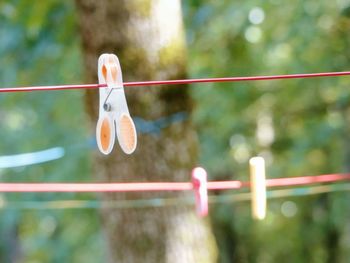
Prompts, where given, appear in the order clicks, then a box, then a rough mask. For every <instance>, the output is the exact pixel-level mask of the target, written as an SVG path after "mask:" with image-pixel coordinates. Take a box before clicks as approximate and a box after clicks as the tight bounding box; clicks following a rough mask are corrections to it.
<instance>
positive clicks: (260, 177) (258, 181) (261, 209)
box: [249, 157, 266, 220]
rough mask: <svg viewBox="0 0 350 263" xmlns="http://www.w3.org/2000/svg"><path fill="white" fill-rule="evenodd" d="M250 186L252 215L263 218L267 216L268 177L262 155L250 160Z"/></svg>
mask: <svg viewBox="0 0 350 263" xmlns="http://www.w3.org/2000/svg"><path fill="white" fill-rule="evenodd" d="M249 166H250V184H251V185H250V187H251V193H252V216H253V218H254V219H258V220H262V219H264V218H265V216H266V178H265V161H264V158H262V157H253V158H251V159H250V160H249Z"/></svg>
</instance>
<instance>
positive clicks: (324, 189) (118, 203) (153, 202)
mask: <svg viewBox="0 0 350 263" xmlns="http://www.w3.org/2000/svg"><path fill="white" fill-rule="evenodd" d="M342 191H350V184H331V185H320V186H311V187H299V188H289V189H281V190H271V191H267V192H266V196H267V198H269V199H272V198H282V197H292V196H306V195H315V194H322V193H331V192H342ZM250 199H251V194H250V193H236V194H230V195H217V196H209V199H208V201H209V203H231V202H242V201H249V200H250ZM179 204H181V205H194V198H190V197H184V198H153V199H137V200H115V201H98V200H59V201H5V200H0V209H16V210H18V209H19V210H49V209H98V208H114V209H122V208H147V207H165V206H175V205H179Z"/></svg>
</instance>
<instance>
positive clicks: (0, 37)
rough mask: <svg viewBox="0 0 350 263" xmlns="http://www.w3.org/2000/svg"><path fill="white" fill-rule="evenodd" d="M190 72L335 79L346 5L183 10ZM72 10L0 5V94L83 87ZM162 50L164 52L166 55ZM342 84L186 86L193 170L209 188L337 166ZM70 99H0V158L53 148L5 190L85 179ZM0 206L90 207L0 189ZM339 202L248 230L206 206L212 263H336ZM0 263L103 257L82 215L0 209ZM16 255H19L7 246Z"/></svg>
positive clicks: (67, 5)
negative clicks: (253, 162) (214, 249)
mask: <svg viewBox="0 0 350 263" xmlns="http://www.w3.org/2000/svg"><path fill="white" fill-rule="evenodd" d="M183 5H184V18H185V26H186V32H187V42H188V48H189V59H188V61H189V65H188V67H189V71H190V74H191V76H192V77H209V76H215V77H219V76H234V75H237V76H241V75H253V74H254V75H255V74H256V75H263V74H283V73H302V72H322V71H336V70H346V69H347V68H348V67H349V58H350V51H349V49H347V47H348V46H349V44H350V43H349V42H350V37H349V33H348V32H349V29H350V20H349V6H350V3H349V2H348V1H326V0H322V1H317V0H308V1H300V0H299V1H292V2H286V1H275V0H270V1H263V2H258V1H253V0H249V1H244V2H243V1H228V0H224V1H203V0H202V1H200V0H190V1H184V2H183ZM77 32H78V30H77V21H76V14H75V10H74V6H73V4H72V1H58V0H49V1H40V2H39V1H26V0H7V1H2V2H0V57H1V70H0V82H1V84H0V86H1V87H7V86H21V85H50V84H60V83H62V84H64V83H78V82H81V81H82V73H81V68H82V66H81V65H82V61H81V54H80V52H81V51H80V47H79V37H78V33H77ZM165 55H167V54H165ZM349 84H350V80H349V78H348V77H342V78H322V79H321V78H320V79H312V80H284V81H266V82H250V83H220V84H200V85H195V86H194V87H193V89H192V94H193V98H194V100H195V102H196V108H195V113H194V116H193V118H194V121H195V123H196V127H197V131H198V133H199V138H200V142H201V163H202V164H203V166H205V167H206V168H208V170H209V171H210V179H241V180H248V178H247V172H248V168H247V162H248V158H249V157H251V156H254V155H257V154H259V155H262V156H264V157H265V158H266V160H267V163H268V174H267V175H268V177H270V178H272V177H284V176H300V175H313V174H321V173H333V172H344V171H348V170H349V168H350V167H349V164H348V163H349V160H350V150H349V149H350V144H349V142H350V138H349V134H350V133H349V130H350V127H349V124H348V121H349V119H350V117H349V116H350V115H349V114H350V111H349V98H350V92H349V90H348V86H349ZM82 95H83V94H82V92H80V91H66V92H63V91H57V92H35V93H16V94H1V95H0V121H1V128H0V138H2V139H1V140H0V155H8V154H17V153H23V152H32V151H37V150H42V149H46V148H50V147H55V146H62V147H65V149H66V155H65V157H64V158H62V159H60V160H56V161H54V162H50V163H46V164H42V165H33V166H28V167H23V168H16V169H4V170H0V177H1V180H2V181H5V182H17V181H27V182H49V181H89V180H91V178H90V165H89V159H88V153H89V149H90V148H89V147H87V146H86V145H87V140H88V139H89V138H90V137H91V136H92V134H90V132H89V129H88V128H87V124H86V122H85V120H86V116H84V108H83V104H82ZM0 198H1V199H0V200H1V203H2V202H6V201H16V200H28V201H34V200H43V201H45V200H55V199H84V198H88V199H91V198H94V196H91V195H81V194H80V195H77V194H65V195H62V194H6V195H4V194H2V195H0ZM349 199H350V196H349V193H332V194H323V195H315V196H310V197H291V198H287V199H274V200H271V201H269V202H268V216H267V218H266V220H265V221H263V222H253V221H252V220H251V217H250V204H249V203H235V204H229V205H228V204H226V205H216V206H211V211H212V213H211V215H212V224H213V229H214V232H215V235H216V237H217V243H218V245H219V248H220V262H280V261H283V262H347V259H348V258H349V257H350V254H349V251H350V249H349V248H350V244H349V238H348V237H349V229H350V225H349V220H348V219H349V216H350V208H349V205H348V203H349ZM0 214H1V217H0V261H1V262H10V258H11V257H12V256H13V255H20V261H21V262H96V261H101V262H102V261H104V260H103V259H104V254H105V250H104V248H103V247H104V244H103V241H102V237H101V233H100V231H99V225H100V222H99V218H98V216H97V214H96V211H93V210H42V211H40V210H39V211H36V210H35V211H34V210H33V211H31V210H17V209H7V210H4V209H3V210H1V211H0ZM18 246H19V247H20V250H21V251H20V252H19V251H18V250H17V249H18Z"/></svg>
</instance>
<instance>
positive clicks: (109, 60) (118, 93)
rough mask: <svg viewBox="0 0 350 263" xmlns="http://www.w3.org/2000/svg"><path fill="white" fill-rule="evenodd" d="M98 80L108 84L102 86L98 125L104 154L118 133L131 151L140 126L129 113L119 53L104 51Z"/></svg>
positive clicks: (98, 136)
mask: <svg viewBox="0 0 350 263" xmlns="http://www.w3.org/2000/svg"><path fill="white" fill-rule="evenodd" d="M98 81H99V84H107V87H104V88H100V89H99V90H100V106H99V119H98V122H97V127H96V139H97V145H98V148H99V150H100V151H101V152H102V153H103V154H109V153H110V152H111V151H112V149H113V146H114V142H115V136H117V139H118V142H119V145H120V147H121V148H122V150H123V151H124V152H125V153H126V154H131V153H133V152H134V151H135V149H136V145H137V135H136V128H135V125H134V122H133V120H132V119H131V117H130V114H129V109H128V105H127V103H126V98H125V94H124V86H123V78H122V71H121V67H120V63H119V60H118V57H117V56H116V55H114V54H102V55H101V56H100V57H99V59H98Z"/></svg>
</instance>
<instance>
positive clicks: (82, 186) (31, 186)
mask: <svg viewBox="0 0 350 263" xmlns="http://www.w3.org/2000/svg"><path fill="white" fill-rule="evenodd" d="M345 180H350V174H325V175H316V176H301V177H289V178H275V179H266V181H265V183H266V187H285V186H296V185H309V184H317V183H328V182H337V181H345ZM246 187H250V182H244V181H208V182H207V183H206V188H207V190H230V189H241V188H246ZM193 189H194V186H193V183H192V182H155V183H151V182H149V183H147V182H146V183H0V192H146V191H191V190H193Z"/></svg>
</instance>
